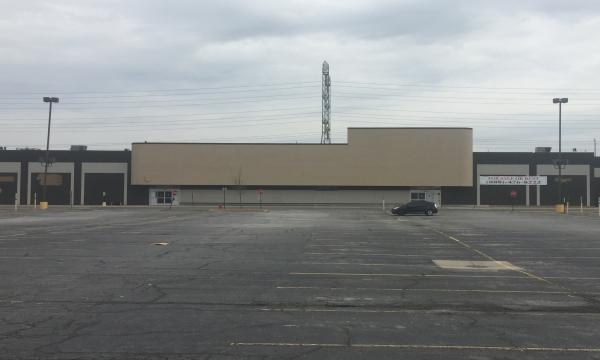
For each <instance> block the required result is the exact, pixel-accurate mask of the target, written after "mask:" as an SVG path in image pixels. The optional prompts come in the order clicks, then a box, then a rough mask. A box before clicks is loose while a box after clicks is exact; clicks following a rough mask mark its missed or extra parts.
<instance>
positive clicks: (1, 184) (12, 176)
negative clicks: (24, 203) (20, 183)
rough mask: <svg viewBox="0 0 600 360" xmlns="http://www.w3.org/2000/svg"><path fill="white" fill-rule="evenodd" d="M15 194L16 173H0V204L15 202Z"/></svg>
mask: <svg viewBox="0 0 600 360" xmlns="http://www.w3.org/2000/svg"><path fill="white" fill-rule="evenodd" d="M16 194H17V174H16V173H0V204H2V205H10V204H14V203H15V195H16Z"/></svg>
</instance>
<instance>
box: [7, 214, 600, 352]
mask: <svg viewBox="0 0 600 360" xmlns="http://www.w3.org/2000/svg"><path fill="white" fill-rule="evenodd" d="M156 243H166V245H156ZM433 260H453V261H462V262H464V264H465V267H464V268H443V267H440V266H438V265H439V264H443V263H444V262H438V263H437V264H436V263H434V262H433ZM471 261H487V262H491V263H492V264H496V265H498V264H501V263H497V261H505V262H508V263H509V264H510V265H512V266H510V267H508V266H505V265H498V266H497V267H498V268H496V269H492V270H490V269H486V268H483V267H481V266H479V267H478V266H472V265H473V264H480V263H471ZM460 264H462V263H460ZM0 358H1V359H178V360H179V359H399V358H401V359H478V360H482V359H600V218H597V217H594V216H577V215H558V214H553V213H550V212H544V211H527V210H524V209H519V210H518V211H514V212H511V211H506V210H467V209H462V210H458V209H454V210H450V209H442V210H441V211H440V213H439V215H438V216H434V217H424V216H406V217H394V216H391V215H389V214H386V213H383V212H382V211H381V210H378V209H375V208H365V209H359V208H298V209H293V208H275V209H271V210H270V211H268V212H262V211H244V212H234V211H231V212H224V211H209V210H207V209H203V208H185V207H181V208H173V209H170V210H169V209H166V208H107V209H66V208H65V209H60V208H51V209H50V210H48V211H39V210H38V211H33V210H31V209H23V210H19V211H18V212H15V211H13V210H12V209H9V208H2V209H0Z"/></svg>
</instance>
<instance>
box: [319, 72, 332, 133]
mask: <svg viewBox="0 0 600 360" xmlns="http://www.w3.org/2000/svg"><path fill="white" fill-rule="evenodd" d="M322 90H323V91H322V97H323V101H322V107H321V112H322V115H323V116H322V122H321V144H331V137H330V135H329V131H330V129H331V122H330V121H331V78H330V77H329V64H328V63H327V61H323V77H322Z"/></svg>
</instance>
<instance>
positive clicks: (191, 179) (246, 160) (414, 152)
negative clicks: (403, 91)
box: [132, 128, 473, 186]
mask: <svg viewBox="0 0 600 360" xmlns="http://www.w3.org/2000/svg"><path fill="white" fill-rule="evenodd" d="M348 131H349V133H348V144H337V145H319V144H312V145H302V144H300V145H297V144H176V143H173V144H163V143H148V144H146V143H144V144H142V143H136V144H133V146H132V183H133V184H135V185H234V184H236V181H237V180H238V178H241V182H242V184H243V185H289V186H313V185H326V186H471V185H472V178H473V177H472V166H473V165H472V164H473V162H472V161H473V140H472V130H471V129H463V128H461V129H458V128H389V129H388V128H380V129H371V128H364V129H361V128H351V129H349V130H348ZM240 174H241V176H240Z"/></svg>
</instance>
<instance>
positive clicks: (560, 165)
mask: <svg viewBox="0 0 600 360" xmlns="http://www.w3.org/2000/svg"><path fill="white" fill-rule="evenodd" d="M552 102H553V103H555V104H558V161H557V163H558V164H557V165H558V203H559V204H564V201H563V198H562V169H563V160H562V104H566V103H568V102H569V99H568V98H554V99H552Z"/></svg>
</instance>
